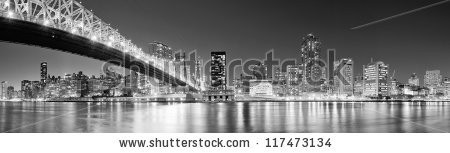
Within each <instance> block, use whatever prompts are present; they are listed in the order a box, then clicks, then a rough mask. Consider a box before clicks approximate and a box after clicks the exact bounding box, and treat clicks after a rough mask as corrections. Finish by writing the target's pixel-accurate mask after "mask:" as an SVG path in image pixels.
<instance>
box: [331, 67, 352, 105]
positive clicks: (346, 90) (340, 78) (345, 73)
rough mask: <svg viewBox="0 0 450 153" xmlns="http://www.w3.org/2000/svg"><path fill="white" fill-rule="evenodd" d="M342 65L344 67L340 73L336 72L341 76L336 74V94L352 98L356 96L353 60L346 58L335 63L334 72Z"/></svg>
mask: <svg viewBox="0 0 450 153" xmlns="http://www.w3.org/2000/svg"><path fill="white" fill-rule="evenodd" d="M341 65H343V67H342V68H341V69H340V70H339V71H336V72H337V73H340V74H334V81H333V82H334V93H336V94H338V95H348V96H351V95H353V94H354V91H353V90H354V87H353V85H354V76H353V60H352V59H350V58H344V59H341V60H339V61H335V62H334V70H337V69H338V68H339V66H341Z"/></svg>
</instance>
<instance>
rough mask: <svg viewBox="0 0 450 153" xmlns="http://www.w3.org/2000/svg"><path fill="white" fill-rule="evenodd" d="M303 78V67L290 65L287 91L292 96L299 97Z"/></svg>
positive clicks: (288, 67) (287, 70) (287, 76)
mask: <svg viewBox="0 0 450 153" xmlns="http://www.w3.org/2000/svg"><path fill="white" fill-rule="evenodd" d="M302 78H303V66H301V65H288V66H287V69H286V82H287V90H288V94H290V95H299V94H300V92H301V91H300V89H301V85H302Z"/></svg>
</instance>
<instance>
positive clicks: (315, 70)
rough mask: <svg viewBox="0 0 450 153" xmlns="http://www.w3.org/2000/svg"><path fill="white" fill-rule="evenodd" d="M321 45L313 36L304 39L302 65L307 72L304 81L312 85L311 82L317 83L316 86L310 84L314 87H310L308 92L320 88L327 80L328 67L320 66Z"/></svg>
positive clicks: (309, 35)
mask: <svg viewBox="0 0 450 153" xmlns="http://www.w3.org/2000/svg"><path fill="white" fill-rule="evenodd" d="M320 45H321V43H320V41H319V38H318V37H316V36H314V35H313V34H308V35H307V36H306V37H303V42H302V46H301V57H300V62H301V63H300V64H301V65H303V66H304V67H305V68H304V70H305V71H304V79H302V80H303V81H306V82H308V83H311V81H313V82H315V84H310V85H312V86H309V89H307V90H308V91H309V90H316V89H317V88H320V87H321V85H323V83H324V82H325V79H326V70H325V67H326V65H318V64H320V50H321V48H320ZM323 64H325V63H323ZM319 85H320V86H319Z"/></svg>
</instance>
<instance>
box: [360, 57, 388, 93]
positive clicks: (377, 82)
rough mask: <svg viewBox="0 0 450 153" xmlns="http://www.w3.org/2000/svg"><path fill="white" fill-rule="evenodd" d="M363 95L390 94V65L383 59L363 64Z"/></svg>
mask: <svg viewBox="0 0 450 153" xmlns="http://www.w3.org/2000/svg"><path fill="white" fill-rule="evenodd" d="M363 70H364V78H363V95H364V96H367V97H380V96H381V97H384V96H388V95H389V93H388V73H389V65H386V64H384V63H383V62H381V61H378V62H372V63H369V64H367V65H364V66H363Z"/></svg>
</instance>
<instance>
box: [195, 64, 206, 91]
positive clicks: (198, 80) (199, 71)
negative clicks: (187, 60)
mask: <svg viewBox="0 0 450 153" xmlns="http://www.w3.org/2000/svg"><path fill="white" fill-rule="evenodd" d="M204 73H205V72H204V70H203V60H202V59H201V58H200V56H199V57H197V59H196V60H195V72H194V78H195V84H196V85H197V86H198V87H199V88H200V89H204V86H203V84H204V80H203V75H204Z"/></svg>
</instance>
